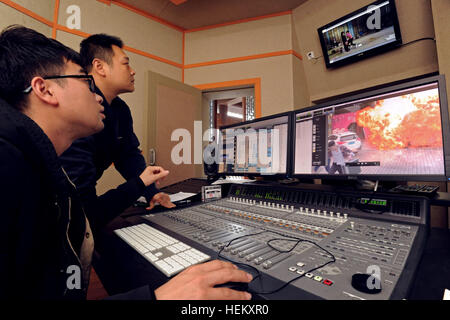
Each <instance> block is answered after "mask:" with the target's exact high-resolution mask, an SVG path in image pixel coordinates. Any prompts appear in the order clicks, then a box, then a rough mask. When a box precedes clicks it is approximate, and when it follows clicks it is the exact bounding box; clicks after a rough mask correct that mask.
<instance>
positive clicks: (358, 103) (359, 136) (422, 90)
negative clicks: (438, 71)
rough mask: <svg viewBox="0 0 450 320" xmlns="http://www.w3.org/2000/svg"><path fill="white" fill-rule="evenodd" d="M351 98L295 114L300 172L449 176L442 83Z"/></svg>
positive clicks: (299, 173) (296, 153)
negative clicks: (446, 168) (444, 137)
mask: <svg viewBox="0 0 450 320" xmlns="http://www.w3.org/2000/svg"><path fill="white" fill-rule="evenodd" d="M445 100H446V99H445ZM348 101H349V102H345V103H341V104H335V105H333V104H329V105H327V106H323V107H320V108H317V109H312V110H309V111H305V112H297V113H296V114H295V130H296V139H295V158H294V171H295V174H296V175H303V174H307V175H310V174H313V175H324V176H325V175H353V176H354V175H356V176H357V175H370V176H445V161H444V156H445V153H444V143H443V130H449V129H448V128H443V121H442V120H443V119H442V114H444V113H441V104H440V95H439V86H438V82H432V83H428V84H423V85H418V86H414V87H409V88H405V89H401V90H397V91H393V92H392V91H391V92H388V93H384V94H379V95H375V96H369V97H367V98H362V99H359V100H353V101H352V100H351V99H348ZM442 108H444V106H443V107H442ZM445 108H447V106H445ZM445 114H446V115H447V116H446V117H448V114H447V113H446V112H445ZM445 120H446V121H445V123H446V124H447V125H448V120H447V119H445Z"/></svg>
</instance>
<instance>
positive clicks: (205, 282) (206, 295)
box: [155, 260, 252, 300]
mask: <svg viewBox="0 0 450 320" xmlns="http://www.w3.org/2000/svg"><path fill="white" fill-rule="evenodd" d="M250 281H252V276H251V275H250V274H248V273H246V272H245V271H242V270H239V269H238V268H237V267H236V266H235V265H233V264H231V263H229V262H225V261H219V260H214V261H210V262H206V263H202V264H199V265H195V266H192V267H189V268H187V269H186V270H184V271H183V272H181V273H180V274H178V275H177V276H175V277H174V278H173V279H171V280H170V281H168V282H167V283H166V284H164V285H162V286H161V287H159V288H158V289H156V290H155V296H156V299H157V300H250V299H251V294H250V293H248V292H242V291H237V290H232V289H230V288H214V286H215V285H219V284H223V283H227V282H246V283H249V282H250Z"/></svg>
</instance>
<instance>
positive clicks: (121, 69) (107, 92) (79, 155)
mask: <svg viewBox="0 0 450 320" xmlns="http://www.w3.org/2000/svg"><path fill="white" fill-rule="evenodd" d="M80 47H81V50H80V55H81V57H82V60H83V65H84V67H85V68H86V70H87V71H88V72H89V73H90V74H91V75H92V76H93V77H94V79H95V83H96V92H97V93H98V94H99V95H100V96H102V97H103V103H102V104H103V106H104V107H105V115H106V119H105V120H104V123H105V129H104V130H103V131H102V132H100V133H97V134H95V135H93V136H91V137H87V138H84V139H79V140H77V141H75V142H74V143H73V145H72V146H71V147H70V148H69V149H68V150H67V151H66V152H65V153H64V154H63V155H62V156H61V161H62V164H63V167H64V169H65V170H66V171H67V174H68V175H69V177H70V178H71V179H72V181H74V183H75V185H76V186H77V188H78V190H79V192H80V194H81V197H82V200H83V202H84V204H85V208H86V212H87V215H88V217H89V221H91V223H92V225H93V228H94V229H97V228H101V227H102V226H104V225H105V224H106V223H108V222H109V221H111V220H112V219H113V218H115V217H116V216H118V215H119V214H120V213H122V212H123V211H124V210H125V209H126V208H128V207H130V206H131V205H132V204H133V203H134V202H135V201H136V200H137V199H138V198H139V197H140V196H145V198H146V199H147V201H149V203H150V207H149V209H151V208H152V207H153V206H154V203H155V202H158V203H160V204H161V205H162V206H164V207H168V208H171V207H174V206H175V205H174V204H172V202H171V201H170V198H169V196H168V195H167V194H165V193H163V192H160V191H159V190H158V189H157V188H156V187H155V185H154V184H151V185H148V184H146V186H147V187H145V186H144V185H143V184H142V182H141V180H144V181H145V178H146V176H148V172H147V171H146V164H145V160H144V157H143V156H142V154H141V151H140V150H139V141H138V138H137V137H136V135H135V134H134V131H133V120H132V117H131V112H130V108H129V107H128V105H127V104H126V103H125V102H124V101H123V100H122V99H120V98H119V97H118V96H119V95H120V94H123V93H128V92H133V91H134V76H135V74H136V73H135V71H134V70H133V69H132V68H131V66H130V59H129V57H128V56H127V55H126V54H125V52H124V51H123V42H122V41H121V40H120V39H119V38H117V37H113V36H109V35H106V34H96V35H92V36H90V37H88V38H86V39H85V40H83V41H82V42H81V45H80ZM112 164H113V165H114V167H115V169H116V170H117V171H118V172H119V173H120V174H121V175H122V176H123V177H124V178H125V179H126V180H127V182H125V183H123V184H121V185H120V186H119V187H118V188H116V189H112V190H110V191H108V192H106V193H105V194H103V195H100V196H98V197H97V193H96V188H95V187H96V184H97V181H98V180H99V179H100V178H101V177H102V175H103V173H104V171H105V170H106V169H108V168H109V167H110V166H111V165H112Z"/></svg>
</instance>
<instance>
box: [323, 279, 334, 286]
mask: <svg viewBox="0 0 450 320" xmlns="http://www.w3.org/2000/svg"><path fill="white" fill-rule="evenodd" d="M323 284H324V285H327V286H329V287H330V286H332V285H333V281H331V280H328V279H325V280H323Z"/></svg>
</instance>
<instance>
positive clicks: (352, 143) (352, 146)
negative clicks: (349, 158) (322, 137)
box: [328, 131, 361, 153]
mask: <svg viewBox="0 0 450 320" xmlns="http://www.w3.org/2000/svg"><path fill="white" fill-rule="evenodd" d="M328 141H334V142H335V143H336V144H337V145H338V146H344V147H346V148H347V149H349V150H350V151H351V152H353V153H356V152H358V151H359V150H361V139H360V138H359V137H358V135H357V134H356V133H354V132H350V131H347V132H343V133H334V134H332V135H330V136H329V137H328Z"/></svg>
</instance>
